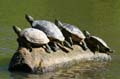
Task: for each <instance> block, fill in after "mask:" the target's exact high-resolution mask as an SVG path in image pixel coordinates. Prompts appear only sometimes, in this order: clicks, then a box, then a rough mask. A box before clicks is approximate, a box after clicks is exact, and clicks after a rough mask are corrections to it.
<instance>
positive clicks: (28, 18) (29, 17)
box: [25, 14, 34, 25]
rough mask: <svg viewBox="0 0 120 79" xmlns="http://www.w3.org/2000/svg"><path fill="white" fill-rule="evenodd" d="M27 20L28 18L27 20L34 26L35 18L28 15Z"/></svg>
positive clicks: (26, 15)
mask: <svg viewBox="0 0 120 79" xmlns="http://www.w3.org/2000/svg"><path fill="white" fill-rule="evenodd" d="M25 18H26V20H27V21H28V22H29V23H30V24H31V25H32V23H33V21H34V19H33V17H32V16H30V15H28V14H25Z"/></svg>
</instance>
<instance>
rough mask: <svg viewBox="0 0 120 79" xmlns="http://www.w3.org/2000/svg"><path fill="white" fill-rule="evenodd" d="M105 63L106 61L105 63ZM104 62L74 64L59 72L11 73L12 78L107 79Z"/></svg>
mask: <svg viewBox="0 0 120 79" xmlns="http://www.w3.org/2000/svg"><path fill="white" fill-rule="evenodd" d="M104 64H105V63H104ZM104 64H103V63H102V64H101V63H100V64H97V65H98V66H97V67H95V64H94V65H92V67H91V65H89V64H87V65H85V66H84V65H82V66H78V65H77V66H73V67H72V68H69V69H61V70H59V71H57V72H50V73H45V74H27V73H11V78H12V79H105V76H104V75H105V74H104V73H105V71H106V70H107V68H106V66H105V65H104Z"/></svg>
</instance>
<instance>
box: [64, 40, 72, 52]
mask: <svg viewBox="0 0 120 79" xmlns="http://www.w3.org/2000/svg"><path fill="white" fill-rule="evenodd" d="M64 46H66V47H68V48H70V49H72V50H73V48H72V45H71V44H70V43H69V42H68V41H64Z"/></svg>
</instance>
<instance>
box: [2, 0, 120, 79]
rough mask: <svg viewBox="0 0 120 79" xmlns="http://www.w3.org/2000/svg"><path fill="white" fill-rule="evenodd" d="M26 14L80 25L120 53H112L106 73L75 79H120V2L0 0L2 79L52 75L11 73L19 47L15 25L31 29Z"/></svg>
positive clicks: (36, 78)
mask: <svg viewBox="0 0 120 79" xmlns="http://www.w3.org/2000/svg"><path fill="white" fill-rule="evenodd" d="M26 13H27V14H30V15H31V16H33V17H34V18H35V19H45V20H50V21H54V19H55V18H58V19H60V20H61V21H63V22H67V23H71V24H74V25H76V26H79V28H80V29H81V30H84V29H86V30H89V31H90V32H91V33H92V34H94V35H97V36H99V37H101V38H103V39H104V40H105V41H106V42H107V43H108V45H109V46H110V47H111V48H112V49H114V50H115V51H116V52H115V53H114V54H112V58H113V60H112V63H111V64H110V66H108V67H107V68H106V69H105V70H102V71H99V70H94V71H89V70H85V71H83V72H81V73H77V74H76V73H73V74H72V75H74V76H75V77H71V79H120V76H119V75H120V68H119V67H120V64H119V62H120V57H119V56H120V54H119V45H120V41H119V40H120V37H119V34H120V27H119V26H120V0H0V27H1V28H0V79H47V78H45V77H46V76H49V74H45V75H32V74H31V75H30V74H23V73H22V74H21V73H15V74H13V73H9V72H8V71H7V68H8V63H9V61H10V59H11V57H12V55H13V54H14V52H15V50H16V48H17V42H16V35H15V34H14V32H13V30H12V25H17V26H20V27H21V28H26V27H29V26H30V25H29V23H28V22H27V21H26V20H25V18H24V14H26ZM78 67H79V66H78ZM75 68H76V67H73V68H71V69H70V70H73V69H75ZM71 72H72V71H71ZM95 72H96V73H95ZM61 73H66V72H59V74H61ZM51 74H52V73H51ZM59 78H60V79H65V78H61V77H59V76H58V77H57V78H56V79H59ZM69 79H70V78H69Z"/></svg>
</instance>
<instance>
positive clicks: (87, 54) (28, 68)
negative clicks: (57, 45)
mask: <svg viewBox="0 0 120 79" xmlns="http://www.w3.org/2000/svg"><path fill="white" fill-rule="evenodd" d="M73 48H74V50H69V51H70V52H69V53H65V52H63V51H61V50H59V51H57V52H53V53H46V51H45V50H44V49H43V48H33V49H32V52H29V50H28V49H26V48H19V49H18V50H17V51H16V53H15V54H14V55H13V57H12V59H11V62H10V64H9V71H22V72H29V73H35V72H40V73H44V72H48V71H54V70H57V69H59V68H64V67H70V66H72V65H75V64H80V63H81V62H83V61H102V62H104V61H110V60H111V56H110V55H107V54H105V53H99V52H96V53H95V54H94V53H92V52H91V51H90V50H87V51H84V50H82V49H81V47H80V46H77V45H74V46H73Z"/></svg>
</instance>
